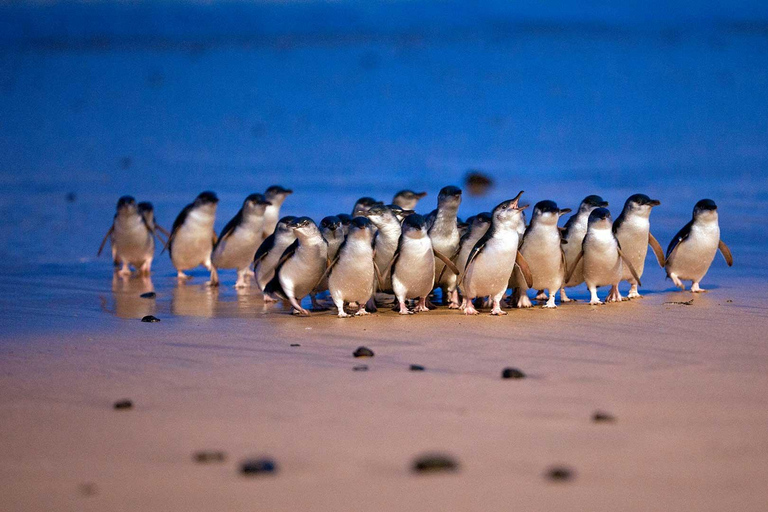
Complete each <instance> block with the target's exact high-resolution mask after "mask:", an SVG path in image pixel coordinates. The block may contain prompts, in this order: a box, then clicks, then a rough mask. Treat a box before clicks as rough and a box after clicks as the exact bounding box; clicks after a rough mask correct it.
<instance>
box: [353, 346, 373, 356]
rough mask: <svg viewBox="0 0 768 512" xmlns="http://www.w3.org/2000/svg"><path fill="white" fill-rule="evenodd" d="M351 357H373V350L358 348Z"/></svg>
mask: <svg viewBox="0 0 768 512" xmlns="http://www.w3.org/2000/svg"><path fill="white" fill-rule="evenodd" d="M352 355H353V356H355V357H373V350H371V349H369V348H368V347H358V348H357V350H355V351H354V352H353V353H352Z"/></svg>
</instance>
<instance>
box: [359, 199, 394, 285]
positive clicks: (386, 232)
mask: <svg viewBox="0 0 768 512" xmlns="http://www.w3.org/2000/svg"><path fill="white" fill-rule="evenodd" d="M365 217H367V218H368V220H369V221H371V224H373V225H374V226H375V227H376V234H375V236H374V238H373V248H374V250H375V251H376V254H375V255H374V260H375V261H376V265H377V266H378V268H379V271H380V272H381V284H382V288H380V289H378V291H381V292H387V293H389V292H391V291H392V275H391V273H390V265H392V258H393V257H394V256H395V251H396V250H397V244H398V241H399V240H400V233H401V232H402V227H401V225H400V220H398V218H397V216H396V214H395V213H394V212H393V211H392V210H391V209H390V208H388V207H386V206H383V205H375V206H372V207H371V208H370V209H369V210H368V211H367V212H365ZM377 288H378V287H377Z"/></svg>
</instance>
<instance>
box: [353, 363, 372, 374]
mask: <svg viewBox="0 0 768 512" xmlns="http://www.w3.org/2000/svg"><path fill="white" fill-rule="evenodd" d="M352 371H353V372H367V371H368V366H367V365H364V364H361V365H360V366H353V367H352Z"/></svg>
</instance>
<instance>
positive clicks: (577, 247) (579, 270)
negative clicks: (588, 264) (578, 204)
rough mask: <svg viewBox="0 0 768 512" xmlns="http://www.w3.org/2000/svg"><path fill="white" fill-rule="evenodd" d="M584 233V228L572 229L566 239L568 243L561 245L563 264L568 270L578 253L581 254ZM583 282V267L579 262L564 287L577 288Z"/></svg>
mask: <svg viewBox="0 0 768 512" xmlns="http://www.w3.org/2000/svg"><path fill="white" fill-rule="evenodd" d="M586 232H587V231H586V226H585V227H584V228H583V229H582V228H581V227H575V228H572V230H571V233H570V236H569V237H568V243H567V244H563V253H564V254H565V262H566V265H567V266H568V269H571V268H573V265H574V263H575V262H576V258H578V256H579V253H580V252H581V245H582V242H583V241H584V236H585V235H586ZM583 282H584V265H583V263H581V262H580V263H579V264H578V265H577V266H576V269H575V270H574V271H573V274H571V279H570V281H568V282H567V283H565V285H566V286H569V287H570V286H577V285H579V284H581V283H583Z"/></svg>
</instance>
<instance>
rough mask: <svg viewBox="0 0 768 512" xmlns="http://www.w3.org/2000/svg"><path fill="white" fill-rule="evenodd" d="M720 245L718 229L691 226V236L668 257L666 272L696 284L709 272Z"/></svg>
mask: <svg viewBox="0 0 768 512" xmlns="http://www.w3.org/2000/svg"><path fill="white" fill-rule="evenodd" d="M719 243H720V228H719V227H717V226H714V227H705V228H701V227H700V226H696V225H694V226H692V227H691V234H690V235H689V236H688V238H687V239H685V240H684V241H682V242H680V244H679V245H678V246H677V248H676V249H675V251H674V253H673V254H672V255H671V256H670V259H669V263H668V264H667V270H668V272H669V273H673V274H676V275H677V277H678V278H680V279H686V280H687V279H691V280H693V281H696V282H698V281H699V280H700V279H701V278H702V277H704V275H705V274H706V273H707V271H708V270H709V266H710V265H712V260H714V259H715V254H716V253H717V247H718V244H719Z"/></svg>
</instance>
